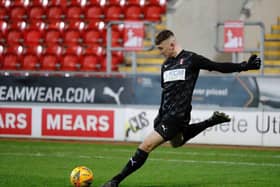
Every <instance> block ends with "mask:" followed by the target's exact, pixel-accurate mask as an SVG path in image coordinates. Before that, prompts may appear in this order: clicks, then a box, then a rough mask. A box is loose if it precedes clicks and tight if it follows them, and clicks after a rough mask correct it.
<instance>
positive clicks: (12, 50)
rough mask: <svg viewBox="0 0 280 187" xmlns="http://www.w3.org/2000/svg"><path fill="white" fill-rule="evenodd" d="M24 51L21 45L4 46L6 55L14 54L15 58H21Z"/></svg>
mask: <svg viewBox="0 0 280 187" xmlns="http://www.w3.org/2000/svg"><path fill="white" fill-rule="evenodd" d="M24 51H25V48H24V46H23V45H22V44H19V43H11V44H8V45H7V46H5V53H6V54H15V55H17V56H21V55H22V54H23V53H24Z"/></svg>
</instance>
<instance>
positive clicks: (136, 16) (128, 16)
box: [124, 5, 143, 21]
mask: <svg viewBox="0 0 280 187" xmlns="http://www.w3.org/2000/svg"><path fill="white" fill-rule="evenodd" d="M142 18H143V13H142V9H141V7H140V6H139V5H128V6H127V7H125V10H124V19H125V20H136V21H137V20H141V19H142Z"/></svg>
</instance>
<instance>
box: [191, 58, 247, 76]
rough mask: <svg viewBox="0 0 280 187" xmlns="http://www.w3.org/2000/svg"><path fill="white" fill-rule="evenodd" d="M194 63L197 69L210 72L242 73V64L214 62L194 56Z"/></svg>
mask: <svg viewBox="0 0 280 187" xmlns="http://www.w3.org/2000/svg"><path fill="white" fill-rule="evenodd" d="M193 62H194V66H195V67H196V68H198V69H204V70H208V71H218V72H221V73H233V72H240V71H242V66H241V63H232V62H214V61H212V60H209V59H208V58H205V57H203V56H201V55H194V56H193Z"/></svg>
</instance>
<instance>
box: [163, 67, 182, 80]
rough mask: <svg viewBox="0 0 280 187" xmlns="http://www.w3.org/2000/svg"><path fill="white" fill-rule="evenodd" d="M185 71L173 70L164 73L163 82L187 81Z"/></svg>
mask: <svg viewBox="0 0 280 187" xmlns="http://www.w3.org/2000/svg"><path fill="white" fill-rule="evenodd" d="M185 72H186V70H185V69H173V70H168V71H165V72H164V73H163V82H170V81H179V80H185Z"/></svg>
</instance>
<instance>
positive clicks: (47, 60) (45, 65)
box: [40, 55, 59, 71]
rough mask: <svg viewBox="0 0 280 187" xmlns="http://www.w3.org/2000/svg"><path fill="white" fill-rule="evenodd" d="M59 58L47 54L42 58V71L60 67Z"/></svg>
mask: <svg viewBox="0 0 280 187" xmlns="http://www.w3.org/2000/svg"><path fill="white" fill-rule="evenodd" d="M58 66H59V64H58V60H57V58H56V56H55V55H45V56H43V58H42V62H41V68H40V69H41V70H42V71H55V70H57V69H58Z"/></svg>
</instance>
